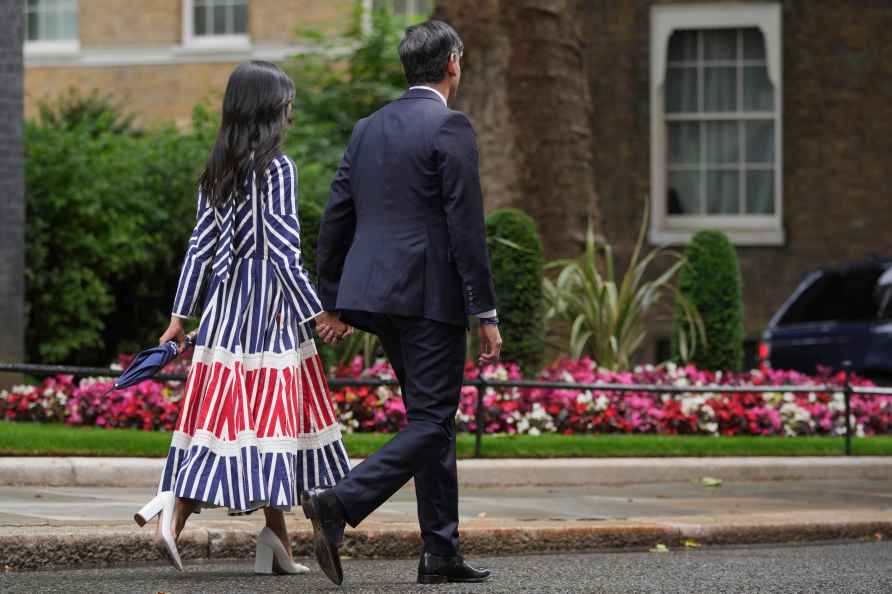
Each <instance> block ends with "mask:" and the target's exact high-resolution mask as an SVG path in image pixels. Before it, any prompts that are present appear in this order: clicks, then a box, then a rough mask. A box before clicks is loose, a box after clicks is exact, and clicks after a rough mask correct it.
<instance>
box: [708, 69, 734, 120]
mask: <svg viewBox="0 0 892 594" xmlns="http://www.w3.org/2000/svg"><path fill="white" fill-rule="evenodd" d="M703 86H704V88H703V109H704V110H705V111H737V69H736V68H733V67H731V68H728V67H707V68H704V69H703Z"/></svg>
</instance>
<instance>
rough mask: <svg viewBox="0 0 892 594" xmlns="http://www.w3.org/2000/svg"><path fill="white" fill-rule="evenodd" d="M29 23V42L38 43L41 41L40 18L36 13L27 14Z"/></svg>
mask: <svg viewBox="0 0 892 594" xmlns="http://www.w3.org/2000/svg"><path fill="white" fill-rule="evenodd" d="M26 18H27V21H28V25H27V26H28V41H37V40H38V39H40V28H39V20H40V18H39V16H38V14H37V13H36V12H29V13H27V14H26Z"/></svg>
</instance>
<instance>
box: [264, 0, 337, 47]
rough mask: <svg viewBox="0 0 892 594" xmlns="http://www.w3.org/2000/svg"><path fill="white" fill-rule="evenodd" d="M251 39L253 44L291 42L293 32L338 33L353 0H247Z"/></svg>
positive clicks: (293, 38) (293, 36)
mask: <svg viewBox="0 0 892 594" xmlns="http://www.w3.org/2000/svg"><path fill="white" fill-rule="evenodd" d="M248 6H249V10H250V13H249V15H248V20H249V24H248V26H249V27H250V29H251V38H252V39H253V40H254V41H255V42H257V43H273V42H278V43H293V42H294V41H295V38H296V37H295V35H296V32H297V31H299V30H305V29H312V30H316V31H324V32H327V33H340V32H342V31H343V30H344V28H345V27H346V26H347V25H349V24H350V17H351V16H352V14H353V6H354V2H353V0H287V1H281V0H250V2H249V3H248Z"/></svg>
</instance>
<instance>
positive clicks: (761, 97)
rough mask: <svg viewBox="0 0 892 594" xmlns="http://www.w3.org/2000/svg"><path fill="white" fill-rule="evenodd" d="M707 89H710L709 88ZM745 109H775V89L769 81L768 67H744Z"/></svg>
mask: <svg viewBox="0 0 892 594" xmlns="http://www.w3.org/2000/svg"><path fill="white" fill-rule="evenodd" d="M707 88H709V87H708V86H707ZM743 109H744V111H772V110H773V109H774V88H773V87H772V86H771V81H770V80H769V79H768V68H767V67H765V66H744V68H743Z"/></svg>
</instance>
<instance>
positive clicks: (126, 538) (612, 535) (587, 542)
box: [0, 521, 892, 571]
mask: <svg viewBox="0 0 892 594" xmlns="http://www.w3.org/2000/svg"><path fill="white" fill-rule="evenodd" d="M878 533H879V534H890V533H892V521H876V522H873V521H856V522H844V521H843V522H832V521H828V522H826V523H814V522H805V523H783V524H771V523H768V524H766V523H756V524H750V525H709V526H703V525H696V524H695V525H678V526H673V525H671V524H670V525H658V524H652V525H651V524H638V525H625V526H616V525H614V526H586V527H565V528H564V527H561V528H554V527H548V528H519V527H516V526H509V527H505V528H478V529H467V530H464V531H463V533H462V551H463V552H464V553H465V554H467V555H469V556H483V555H510V554H527V553H546V552H569V551H590V550H606V549H642V548H650V547H653V546H654V545H656V544H658V543H662V544H665V545H667V546H669V547H681V546H683V542H682V541H685V540H687V539H693V540H695V541H696V542H697V543H698V544H700V545H701V546H709V545H744V544H765V543H789V542H806V541H823V540H842V539H863V538H873V537H875V535H877V534H878ZM311 536H312V533H311V532H310V531H308V530H298V531H294V532H292V542H293V547H294V552H295V555H296V556H297V557H304V558H307V557H312V546H311ZM254 539H255V532H254V531H248V530H243V529H213V528H193V529H187V530H186V531H184V532H183V534H182V535H181V537H180V542H179V550H180V554H181V556H182V557H183V559H184V561H186V562H188V561H196V560H215V561H219V560H223V559H239V560H250V559H253V555H254V543H255V541H254ZM420 546H421V541H420V539H419V535H418V532H417V530H408V529H395V530H394V529H383V530H370V531H362V530H355V531H348V532H347V534H346V536H345V543H344V548H343V550H342V555H343V556H345V557H354V558H411V557H415V556H417V555H418V552H419V550H420ZM0 560H2V565H0V570H6V571H16V570H18V571H21V570H36V569H51V568H58V567H96V566H113V565H122V564H126V565H137V564H145V563H163V561H164V560H163V559H162V557H161V555H160V554H159V553H158V552H157V551H156V549H155V548H154V547H153V546H152V540H151V533H150V531H144V532H140V531H134V530H124V529H109V530H94V531H89V532H74V531H72V530H71V529H68V528H60V529H58V530H56V531H46V532H44V533H38V534H35V533H33V528H31V529H27V528H24V529H21V530H13V531H9V530H7V531H6V532H5V533H0Z"/></svg>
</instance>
